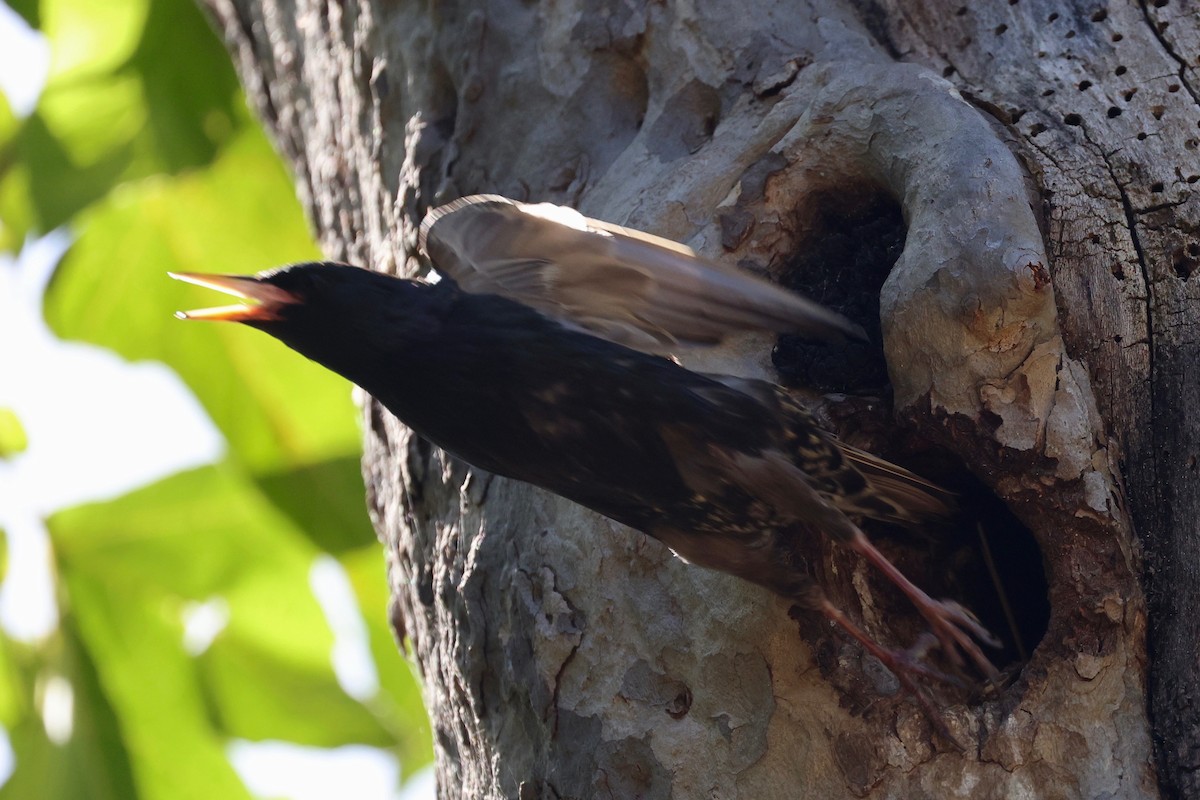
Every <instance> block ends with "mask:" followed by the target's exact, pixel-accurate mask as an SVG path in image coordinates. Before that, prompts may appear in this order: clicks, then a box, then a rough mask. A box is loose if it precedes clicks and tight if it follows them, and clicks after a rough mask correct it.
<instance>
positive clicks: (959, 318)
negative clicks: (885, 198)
mask: <svg viewBox="0 0 1200 800" xmlns="http://www.w3.org/2000/svg"><path fill="white" fill-rule="evenodd" d="M205 3H206V5H207V6H208V7H209V9H210V11H211V13H212V15H213V17H214V19H215V21H216V23H217V25H218V28H219V29H220V31H221V32H222V33H223V35H224V36H225V38H226V41H227V42H228V44H229V47H230V49H231V50H232V52H233V53H234V56H235V59H236V61H237V63H238V66H239V69H240V71H241V74H242V76H243V80H244V81H245V82H246V84H247V87H248V89H249V91H250V96H251V98H252V100H253V102H254V103H255V105H256V106H257V108H258V110H259V112H260V113H261V114H262V115H263V117H264V119H265V120H266V122H267V124H268V126H269V128H270V129H271V130H272V132H273V134H274V136H275V138H276V141H277V143H278V145H279V147H280V149H281V150H282V152H283V153H284V155H285V156H286V157H287V158H288V160H289V162H290V163H291V165H292V168H293V169H294V170H295V173H296V177H297V183H298V188H299V191H300V193H301V195H302V198H303V200H304V201H305V203H306V205H307V207H308V209H309V212H310V214H311V216H312V219H313V221H314V224H315V227H316V231H317V234H318V236H319V238H320V242H321V244H322V246H323V248H324V249H325V251H326V253H328V254H329V255H330V256H331V257H335V258H339V259H347V260H351V261H354V262H357V263H360V264H363V265H365V266H369V267H371V268H374V269H380V270H387V271H394V272H401V273H412V272H414V271H416V270H417V269H418V268H419V267H418V264H417V263H416V260H415V257H414V244H415V235H416V226H417V224H418V223H419V221H420V217H421V215H422V214H423V212H424V210H425V209H426V208H428V207H429V206H431V205H434V204H437V203H439V202H442V201H445V200H447V199H451V198H453V197H455V196H458V195H462V194H469V193H475V192H482V191H488V192H496V193H501V194H507V195H509V196H513V197H516V198H518V199H534V200H550V201H555V202H561V203H567V204H570V205H574V206H576V207H578V208H579V209H580V210H581V211H583V212H584V213H586V214H588V215H590V216H594V217H599V218H603V219H607V220H611V221H614V222H619V223H623V224H628V225H630V226H632V227H638V228H642V229H645V230H649V231H652V232H654V233H657V234H660V235H664V236H669V237H671V238H675V239H677V240H680V241H683V242H686V243H688V244H690V245H692V246H694V247H696V248H697V249H698V250H700V251H702V252H703V253H705V254H706V255H709V256H712V257H715V258H719V259H722V260H726V261H728V262H730V263H740V264H743V265H745V266H748V267H750V268H755V269H760V270H765V271H772V270H776V269H777V268H778V266H779V265H780V264H781V263H783V262H784V261H786V260H787V259H788V258H789V257H790V256H791V254H793V253H795V252H797V251H799V250H801V249H803V248H805V247H806V246H807V244H808V243H810V242H812V241H813V240H814V237H817V236H820V235H821V231H819V230H816V229H815V228H814V224H813V220H814V219H815V218H816V217H817V216H818V215H817V210H818V209H817V208H816V204H817V203H819V202H820V200H819V198H822V197H828V196H829V194H828V193H829V192H830V191H834V192H845V191H848V190H850V189H854V190H860V189H865V190H867V191H882V192H884V193H887V194H889V195H891V196H893V197H895V198H896V199H897V201H898V202H899V203H900V205H901V207H902V208H903V211H904V214H905V221H906V223H907V226H908V233H907V239H906V243H905V248H904V253H903V255H902V257H901V258H900V261H899V262H898V263H897V264H896V266H895V268H894V269H893V271H892V274H891V276H890V278H889V279H888V281H887V283H886V284H885V286H884V289H883V294H882V310H881V316H882V322H883V329H884V347H885V352H886V354H887V358H888V364H889V373H890V376H891V379H892V382H893V385H894V387H895V399H896V419H897V422H896V424H897V425H902V426H905V427H906V428H907V429H908V430H909V431H911V435H912V436H914V437H917V438H921V439H923V440H925V441H929V442H933V443H936V444H938V445H940V446H942V447H945V448H948V449H949V450H951V451H953V452H954V453H957V454H958V455H960V456H961V457H962V459H963V461H964V463H966V464H967V465H968V467H969V468H970V469H971V470H972V471H973V472H974V473H975V474H976V475H978V476H979V477H980V478H981V479H982V480H983V481H984V482H985V483H986V484H987V485H988V487H989V488H990V489H991V490H992V491H994V492H995V493H996V494H997V495H998V496H999V497H1001V498H1002V499H1003V500H1004V501H1005V502H1006V503H1007V504H1008V505H1009V507H1010V508H1011V509H1012V510H1013V511H1014V512H1015V513H1016V514H1017V516H1018V517H1019V518H1020V519H1021V520H1022V521H1023V522H1024V523H1025V524H1026V525H1027V526H1028V528H1029V529H1030V530H1031V531H1032V533H1033V534H1034V536H1035V537H1036V539H1037V541H1038V543H1039V545H1040V547H1041V549H1042V552H1043V554H1044V557H1045V561H1046V565H1047V571H1048V580H1049V586H1050V589H1049V592H1050V600H1051V615H1050V620H1049V624H1048V632H1047V634H1046V637H1045V639H1044V640H1043V641H1042V643H1041V644H1040V645H1039V646H1038V648H1037V649H1036V650H1035V651H1034V653H1033V656H1032V659H1031V660H1030V662H1029V663H1028V664H1027V665H1026V666H1025V668H1024V669H1023V671H1022V672H1021V674H1020V676H1019V678H1018V679H1017V680H1016V681H1015V682H1013V683H1012V684H1011V685H1009V686H1007V687H1006V688H1004V689H1003V691H1001V692H1000V693H999V694H998V695H997V696H994V697H991V698H990V699H987V700H986V701H984V702H978V701H973V702H967V701H966V700H965V699H962V698H957V699H954V700H953V704H952V705H950V706H949V707H948V709H947V719H948V721H949V724H950V725H951V726H952V728H953V729H954V730H955V732H956V735H957V736H958V738H959V739H960V740H961V741H963V742H964V743H970V745H971V746H970V747H969V749H968V751H967V752H965V753H959V752H957V751H955V750H953V749H951V748H950V747H949V746H947V745H946V744H945V743H944V742H942V741H941V740H940V739H938V738H937V737H935V736H934V735H933V734H932V733H931V731H930V728H929V726H928V724H927V723H926V721H925V720H924V719H923V718H922V716H921V715H920V714H919V712H918V711H917V710H916V709H915V707H914V706H913V705H912V704H911V703H910V702H908V701H907V700H905V699H904V698H903V697H901V696H898V695H895V694H891V695H889V694H888V685H887V681H886V680H883V679H879V680H877V681H875V682H874V683H873V684H871V685H866V686H864V685H862V684H861V683H859V684H855V683H854V682H852V681H849V680H847V679H845V677H844V676H845V675H846V674H848V673H850V672H852V671H854V670H856V669H858V668H859V667H860V666H861V665H860V664H859V662H858V653H857V650H856V649H855V648H853V647H850V646H849V645H848V644H846V643H844V642H843V640H841V639H840V638H838V637H836V636H831V635H830V634H829V633H828V632H827V631H824V630H822V629H820V626H813V625H809V626H807V627H806V631H807V632H808V635H807V636H803V637H802V636H801V635H800V633H799V632H798V631H797V626H796V624H795V622H793V620H792V619H791V618H790V617H789V614H788V608H787V606H786V604H785V603H783V602H782V601H780V600H777V599H775V598H773V597H771V596H769V595H768V594H766V593H765V592H764V591H762V590H760V589H757V588H755V587H752V586H749V585H746V584H743V583H740V582H738V581H736V580H735V579H732V578H729V577H727V576H723V575H719V574H715V573H710V572H705V571H703V570H699V569H696V568H692V567H689V566H687V565H685V564H683V563H681V562H680V561H678V560H677V559H674V558H673V557H672V556H671V554H670V553H669V552H668V551H667V550H666V549H665V548H664V547H662V546H661V545H659V544H658V543H656V542H654V541H651V540H648V539H646V538H645V537H643V536H641V535H640V534H637V533H635V532H632V531H629V530H627V529H623V528H620V527H619V526H617V525H615V524H611V523H608V522H606V521H605V520H603V519H600V518H598V517H597V516H596V515H594V514H590V513H588V512H585V511H583V510H581V509H579V508H576V507H574V506H571V505H570V504H568V503H566V502H565V501H561V500H559V499H557V498H554V497H550V496H547V495H546V494H544V493H541V492H538V491H535V490H532V489H530V488H529V487H526V486H522V485H518V484H514V483H512V482H509V481H505V480H503V479H499V478H493V477H491V476H488V475H485V474H482V473H477V472H473V471H471V470H469V469H467V468H465V467H464V466H462V465H461V464H457V463H454V462H453V461H452V460H450V459H448V458H447V457H446V456H444V455H443V454H441V453H439V452H437V451H436V450H432V449H430V448H429V447H428V446H427V445H425V444H424V443H422V442H420V441H419V440H417V439H416V438H414V437H413V436H412V435H411V434H410V433H409V432H408V431H407V430H406V429H405V428H404V427H403V426H402V425H400V424H399V423H398V422H397V421H396V420H394V419H392V418H390V417H389V416H388V415H387V414H386V413H385V412H383V411H382V410H381V409H380V408H378V407H377V406H376V405H375V404H374V403H372V402H370V401H369V400H366V401H365V407H366V419H367V422H368V425H367V437H366V440H367V441H366V456H365V460H364V469H365V475H366V479H367V487H368V498H369V503H370V507H371V509H372V513H373V515H374V519H375V523H376V527H377V530H378V531H379V533H380V536H381V538H382V539H383V541H384V543H385V546H386V547H387V551H388V557H389V562H390V577H391V582H392V592H393V600H394V606H393V620H394V622H395V626H396V629H397V631H398V633H400V634H401V635H403V636H407V638H408V639H409V641H410V642H411V643H412V647H413V652H414V654H415V657H416V659H417V662H418V665H419V667H420V669H421V672H422V674H423V675H424V678H425V686H426V699H427V704H428V706H429V709H430V713H431V715H432V718H433V726H434V730H435V734H436V747H437V770H438V782H439V787H440V792H441V794H442V796H444V797H458V796H471V797H522V798H525V797H593V796H612V797H633V796H641V797H665V796H675V797H702V796H703V797H721V798H733V797H746V798H771V797H780V798H783V797H788V798H791V797H797V796H806V797H846V796H867V795H870V796H873V797H971V798H990V797H995V798H1002V797H1003V798H1007V797H1062V798H1091V797H1148V796H1156V795H1157V794H1158V792H1159V791H1160V788H1161V790H1162V793H1163V794H1164V795H1168V796H1170V795H1180V796H1183V795H1187V794H1190V795H1192V796H1200V785H1198V783H1197V781H1198V780H1200V744H1197V743H1200V703H1198V702H1197V700H1196V697H1195V693H1196V687H1197V686H1198V685H1200V674H1198V673H1200V659H1197V656H1196V648H1197V644H1196V643H1197V641H1198V640H1200V577H1198V576H1197V567H1196V564H1198V563H1200V558H1198V556H1200V552H1198V550H1200V536H1197V533H1198V531H1197V523H1196V520H1197V519H1200V491H1198V490H1197V488H1196V482H1195V477H1194V476H1195V469H1196V466H1195V463H1196V462H1195V456H1196V453H1197V450H1198V449H1200V418H1197V416H1196V415H1195V414H1192V413H1190V412H1191V410H1192V409H1193V408H1194V407H1195V406H1196V401H1197V400H1200V371H1197V370H1196V369H1194V368H1193V367H1192V365H1193V364H1195V363H1196V359H1197V356H1198V355H1200V354H1198V353H1197V349H1198V348H1197V331H1198V330H1200V327H1198V323H1200V320H1198V319H1197V317H1198V315H1200V311H1198V309H1200V306H1197V304H1196V302H1195V300H1196V295H1197V293H1198V292H1200V290H1198V288H1197V286H1198V285H1200V284H1197V280H1200V278H1192V274H1193V272H1194V271H1195V270H1196V267H1197V266H1198V265H1200V238H1198V234H1197V230H1200V203H1198V202H1197V199H1196V196H1195V193H1194V188H1195V183H1196V182H1197V180H1198V178H1200V156H1198V152H1200V150H1198V144H1197V141H1198V139H1200V128H1198V120H1200V112H1198V111H1197V105H1198V103H1197V88H1198V86H1200V84H1198V83H1197V80H1196V67H1197V64H1198V59H1197V56H1198V54H1200V47H1197V43H1198V41H1200V34H1198V23H1197V16H1196V15H1195V14H1194V10H1193V11H1191V12H1189V11H1187V9H1186V4H1181V3H1177V2H1176V3H1167V2H1165V0H1157V2H1155V3H1154V4H1152V5H1150V6H1147V7H1144V8H1138V7H1119V8H1118V7H1115V6H1114V7H1111V8H1107V9H1106V8H1103V7H1100V6H1095V7H1093V6H1085V5H1083V4H1074V3H1072V4H1064V3H1061V2H1055V3H1049V2H1038V1H1036V0H1035V1H1034V2H1030V1H1029V0H1021V1H1020V2H1016V0H1011V1H1010V3H1009V4H975V5H981V7H979V8H976V7H974V6H967V5H966V4H961V5H958V4H947V3H934V4H930V3H916V2H904V0H880V2H878V3H867V2H862V3H859V4H857V5H856V4H852V3H842V4H837V3H833V2H828V3H825V2H810V3H782V2H770V1H769V0H762V2H753V3H747V2H728V3H726V2H714V3H707V4H703V5H702V6H696V7H691V6H685V5H683V4H655V3H642V2H636V0H631V1H630V2H627V3H622V4H619V5H618V6H616V7H613V8H607V7H602V6H597V5H595V4H589V3H586V2H564V3H555V4H546V5H545V6H541V5H539V4H518V3H503V2H492V3H486V2H473V3H471V2H455V3H444V2H439V3H429V4H426V5H418V4H415V3H410V4H396V3H386V2H357V3H355V2H348V1H347V2H328V0H261V2H253V1H252V0H205ZM901 62H903V63H901ZM956 90H958V91H956ZM958 92H962V93H963V94H965V95H967V96H968V97H969V98H970V99H971V100H972V103H968V102H965V101H964V100H963V99H962V97H961V96H960V95H959V93H958ZM1039 225H1041V226H1043V229H1042V230H1039ZM769 347H770V343H769V342H764V341H763V340H761V339H747V340H745V341H742V342H739V343H738V344H737V345H736V346H734V347H731V348H728V349H726V350H725V351H724V352H721V353H718V354H716V355H714V356H711V357H708V358H707V359H704V360H694V361H692V362H689V363H691V364H693V365H695V366H702V367H704V368H706V369H720V370H724V371H729V372H735V373H738V374H760V375H769V374H770V371H769V366H768V364H767V358H766V356H767V353H768V351H769ZM412 379H413V380H420V376H412ZM1122 477H1123V479H1124V482H1125V483H1126V484H1127V489H1125V490H1123V489H1122ZM1134 530H1136V531H1137V534H1138V536H1136V537H1135V535H1134V534H1133V531H1134ZM1139 538H1140V542H1141V543H1142V544H1144V546H1145V553H1146V564H1147V569H1146V571H1145V585H1146V587H1147V589H1148V596H1149V613H1147V601H1146V599H1145V597H1144V596H1143V594H1142V591H1141V589H1140V587H1139V581H1138V578H1139V577H1141V570H1142V565H1141V561H1140V559H1141V555H1140V554H1141V549H1140V547H1139ZM998 546H1002V544H1001V545H998ZM826 556H827V558H826V560H825V562H824V563H823V565H822V572H824V573H825V574H826V575H827V577H828V578H829V580H830V581H831V582H832V584H833V586H832V588H831V592H832V593H833V594H834V595H835V596H838V597H841V598H845V599H848V600H850V601H852V602H853V603H854V606H853V607H854V608H855V610H856V612H857V613H858V614H859V615H860V616H861V618H863V619H864V621H865V623H866V625H867V626H868V628H870V629H871V630H872V631H873V632H875V633H876V634H878V635H880V636H881V637H884V638H887V636H888V635H889V634H888V631H889V628H890V626H891V625H892V624H894V622H895V620H896V619H899V618H901V617H902V615H903V614H904V613H907V612H906V611H904V610H902V609H899V608H896V607H895V606H896V603H895V601H894V600H892V599H890V598H889V597H886V596H882V595H880V596H877V595H876V593H875V591H874V590H873V584H870V583H868V582H867V580H866V579H865V570H864V569H863V568H862V567H861V565H858V564H855V563H854V562H853V561H852V560H847V559H845V558H844V557H842V556H840V555H837V554H830V553H828V552H827V553H826ZM1147 621H1148V622H1149V631H1150V639H1149V641H1150V645H1149V647H1150V653H1151V654H1152V656H1153V661H1152V662H1151V666H1152V668H1151V669H1150V670H1149V671H1147V663H1148V662H1147V645H1146V631H1147ZM822 653H825V654H828V653H832V654H833V658H832V662H830V660H829V659H824V660H823V659H822V658H820V657H819V656H820V655H821V654H822ZM830 663H832V664H833V668H832V669H831V668H830ZM814 667H820V668H817V669H815V668H814ZM868 674H869V672H868ZM831 676H832V679H830V678H831ZM839 676H841V677H839ZM1148 682H1149V687H1150V691H1149V693H1148V692H1147V684H1148ZM868 683H870V682H869V681H868ZM893 688H894V687H893ZM1148 696H1149V697H1150V698H1151V700H1150V701H1149V703H1150V705H1149V707H1148V706H1147V703H1148V700H1147V697H1148ZM948 702H949V701H948ZM1148 710H1149V712H1150V717H1149V718H1150V719H1151V720H1153V731H1154V734H1155V736H1156V740H1157V742H1158V747H1157V749H1156V754H1157V757H1158V759H1157V765H1158V769H1157V771H1156V768H1155V758H1154V753H1152V751H1153V750H1155V748H1152V745H1151V724H1150V722H1149V721H1148V718H1147V711H1148ZM1158 782H1161V784H1159V783H1158Z"/></svg>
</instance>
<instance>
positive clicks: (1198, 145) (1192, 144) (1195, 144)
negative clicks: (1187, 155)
mask: <svg viewBox="0 0 1200 800" xmlns="http://www.w3.org/2000/svg"><path fill="white" fill-rule="evenodd" d="M1183 146H1184V147H1186V148H1187V149H1188V150H1200V139H1188V140H1187V141H1186V142H1184V143H1183Z"/></svg>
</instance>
